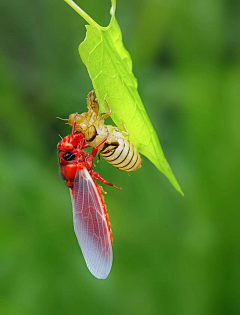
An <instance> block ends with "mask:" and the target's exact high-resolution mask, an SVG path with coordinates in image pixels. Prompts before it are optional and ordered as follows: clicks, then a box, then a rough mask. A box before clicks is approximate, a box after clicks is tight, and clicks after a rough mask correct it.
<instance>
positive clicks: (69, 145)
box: [63, 142, 73, 151]
mask: <svg viewBox="0 0 240 315" xmlns="http://www.w3.org/2000/svg"><path fill="white" fill-rule="evenodd" d="M63 147H64V149H65V150H68V151H70V150H72V149H73V145H72V144H71V143H69V142H65V143H64V144H63Z"/></svg>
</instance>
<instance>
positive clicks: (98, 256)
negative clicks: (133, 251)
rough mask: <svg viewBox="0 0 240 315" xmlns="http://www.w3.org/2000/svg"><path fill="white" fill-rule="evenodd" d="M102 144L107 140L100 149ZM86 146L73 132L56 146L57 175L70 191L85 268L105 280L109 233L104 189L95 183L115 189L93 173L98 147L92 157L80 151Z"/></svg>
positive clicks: (108, 266)
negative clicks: (58, 166)
mask: <svg viewBox="0 0 240 315" xmlns="http://www.w3.org/2000/svg"><path fill="white" fill-rule="evenodd" d="M105 141H106V138H105V139H103V140H102V141H101V142H100V143H99V145H102V144H103V143H104V142H105ZM88 146H89V145H87V144H85V140H84V135H83V134H81V133H79V132H76V131H74V130H73V132H72V134H71V135H70V136H66V137H65V138H63V139H62V141H61V142H59V143H58V145H57V148H58V150H59V164H60V172H61V175H62V178H63V179H64V180H65V183H66V185H67V186H68V187H69V188H70V194H71V200H72V208H73V222H74V230H75V234H76V236H77V240H78V243H79V245H80V248H81V250H82V253H83V256H84V259H85V261H86V264H87V267H88V269H89V270H90V272H91V273H92V274H93V275H94V276H95V277H96V278H99V279H105V278H106V277H107V276H108V274H109V272H110V270H111V266H112V260H113V253H112V230H111V226H110V222H109V218H108V214H107V208H106V205H105V203H104V198H103V196H102V192H103V189H102V187H100V186H99V185H98V184H97V182H96V179H99V180H100V181H101V182H102V183H104V184H107V185H110V186H114V187H115V188H117V187H116V186H115V185H113V184H111V183H108V182H107V181H106V180H105V179H103V178H102V177H101V176H100V175H99V174H98V173H96V172H95V171H94V170H93V168H92V163H93V159H94V157H95V155H96V153H97V149H98V146H96V147H94V148H93V150H92V154H89V153H88V152H85V151H83V149H84V148H86V147H88ZM118 189H119V188H118Z"/></svg>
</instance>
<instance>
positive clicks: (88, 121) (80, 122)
mask: <svg viewBox="0 0 240 315" xmlns="http://www.w3.org/2000/svg"><path fill="white" fill-rule="evenodd" d="M106 102H107V101H106ZM107 105H108V108H109V112H108V113H106V114H103V115H101V114H100V113H99V109H98V101H97V99H96V98H95V95H94V90H93V91H92V92H90V93H89V94H88V97H87V108H88V112H85V113H82V114H71V115H70V116H69V119H68V123H69V125H71V126H72V125H73V123H74V122H75V130H77V131H80V132H82V133H83V134H84V137H85V141H86V142H87V143H88V144H89V145H90V146H91V147H95V146H96V145H98V144H99V143H100V142H101V141H102V140H103V139H104V138H105V137H107V140H106V141H105V142H104V143H103V144H102V145H101V146H99V148H98V151H99V153H100V154H101V155H102V157H103V158H104V159H105V160H106V161H107V162H109V163H110V164H112V165H113V166H115V167H116V168H118V169H119V170H121V171H127V172H132V171H135V170H137V169H139V168H141V163H142V159H141V156H140V154H139V152H138V150H137V149H136V148H135V147H134V145H133V144H132V143H131V142H130V141H129V140H128V139H126V138H125V137H124V134H125V135H129V132H128V130H127V128H126V126H125V124H124V123H123V127H124V129H125V131H122V130H119V129H118V128H117V127H114V126H111V125H105V124H104V120H105V119H106V118H107V117H109V116H110V114H111V108H110V106H109V104H108V102H107Z"/></svg>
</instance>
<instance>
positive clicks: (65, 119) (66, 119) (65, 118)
mask: <svg viewBox="0 0 240 315" xmlns="http://www.w3.org/2000/svg"><path fill="white" fill-rule="evenodd" d="M56 118H57V119H60V120H65V121H68V119H67V118H61V117H56Z"/></svg>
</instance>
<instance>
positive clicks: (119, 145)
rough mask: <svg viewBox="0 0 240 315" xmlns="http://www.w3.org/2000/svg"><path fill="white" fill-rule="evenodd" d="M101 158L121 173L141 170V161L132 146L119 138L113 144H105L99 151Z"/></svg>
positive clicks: (127, 141)
mask: <svg viewBox="0 0 240 315" xmlns="http://www.w3.org/2000/svg"><path fill="white" fill-rule="evenodd" d="M100 154H101V155H102V157H103V158H104V159H105V160H106V161H107V162H109V163H110V164H112V165H113V166H115V167H116V168H118V169H119V170H121V171H127V172H131V171H135V170H137V169H138V168H141V167H142V166H141V163H142V159H141V156H140V154H139V152H138V150H137V149H136V148H135V147H134V146H133V144H132V143H131V142H130V141H129V140H127V139H125V138H120V139H117V141H115V142H113V143H105V144H104V146H103V148H102V149H101V150H100Z"/></svg>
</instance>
